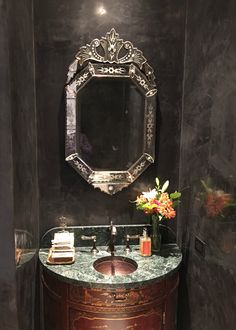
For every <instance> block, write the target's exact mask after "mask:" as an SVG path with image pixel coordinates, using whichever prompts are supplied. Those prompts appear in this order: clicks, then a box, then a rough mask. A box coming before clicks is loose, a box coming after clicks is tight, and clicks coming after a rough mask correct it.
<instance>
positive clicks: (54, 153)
mask: <svg viewBox="0 0 236 330" xmlns="http://www.w3.org/2000/svg"><path fill="white" fill-rule="evenodd" d="M100 6H101V3H100V2H98V1H94V0H89V1H88V0H86V1H79V2H78V1H74V0H73V1H70V2H65V1H62V0H59V1H48V2H42V1H39V0H36V1H35V43H36V82H37V83H36V85H37V109H38V115H37V119H38V168H39V190H40V227H41V228H40V232H41V235H42V234H43V233H44V232H45V231H46V230H47V229H48V228H50V227H53V226H55V225H58V221H57V220H58V218H59V217H60V216H61V215H64V216H66V217H68V218H69V219H70V220H69V224H70V225H78V224H79V225H81V224H108V223H109V219H112V218H113V220H114V221H115V223H141V222H144V221H145V216H144V214H142V213H141V212H137V211H136V210H135V207H134V205H133V204H131V203H130V202H129V201H130V200H134V199H135V198H136V196H137V194H139V193H140V191H144V190H146V189H147V187H151V186H153V185H154V178H155V177H156V176H157V175H158V176H159V177H160V178H161V179H162V180H165V179H166V178H169V179H170V180H171V184H172V186H173V189H176V188H177V186H178V180H177V178H178V153H179V136H180V132H179V129H180V108H181V93H182V72H183V51H184V47H183V46H184V23H185V17H184V14H185V2H184V1H178V2H173V1H166V2H165V3H163V2H161V1H156V0H155V1H154V0H151V1H138V2H137V1H132V0H131V1H124V0H121V1H119V2H117V1H113V0H112V1H103V6H104V8H105V10H106V14H104V15H100V14H99V13H97V11H98V9H99V7H100ZM112 27H114V28H115V29H116V30H117V32H118V33H119V34H120V36H121V37H122V38H123V39H124V40H130V41H131V42H132V43H133V44H134V45H135V46H136V47H138V48H139V49H141V50H142V51H143V52H144V54H145V56H146V57H147V59H148V61H149V63H150V65H151V66H152V67H153V68H154V70H155V73H156V76H157V82H158V90H159V91H158V100H159V104H160V105H159V108H158V113H157V118H158V124H157V129H158V134H157V141H158V143H157V151H156V162H155V164H154V165H151V166H150V167H149V168H148V169H147V170H146V171H145V173H144V174H142V176H141V177H140V178H139V179H138V180H137V181H136V182H135V183H133V184H132V185H131V186H130V187H129V188H128V189H125V190H124V191H122V192H119V193H117V194H116V195H115V196H107V195H105V194H104V193H102V192H100V191H98V190H95V189H94V188H92V187H91V186H90V185H88V184H87V183H86V182H85V181H84V179H83V178H81V177H80V176H79V175H78V174H77V173H76V172H75V171H74V170H73V169H72V168H70V166H69V165H68V164H66V162H65V161H64V123H65V118H64V116H65V102H64V84H65V82H66V73H67V69H68V65H69V64H70V63H71V62H72V61H73V58H74V55H75V54H76V52H77V51H78V49H79V47H81V46H83V45H84V44H86V43H88V42H91V40H92V39H94V38H96V37H98V38H100V37H101V36H103V35H105V33H106V32H107V31H110V29H111V28H112ZM98 134H99V129H98Z"/></svg>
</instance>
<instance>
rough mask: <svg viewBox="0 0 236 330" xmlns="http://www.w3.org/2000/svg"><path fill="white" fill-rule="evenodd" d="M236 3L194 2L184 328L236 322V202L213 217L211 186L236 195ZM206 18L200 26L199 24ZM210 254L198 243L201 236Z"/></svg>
mask: <svg viewBox="0 0 236 330" xmlns="http://www.w3.org/2000/svg"><path fill="white" fill-rule="evenodd" d="M234 14H235V1H233V0H232V1H227V2H222V1H208V2H205V1H198V2H192V1H189V4H188V9H187V26H186V32H187V34H186V37H187V38H186V54H185V56H186V57H185V73H184V95H183V110H182V111H183V112H182V136H181V154H180V190H182V191H183V199H182V203H181V208H180V213H179V218H178V241H179V243H180V244H181V243H182V246H183V251H184V268H183V270H182V280H181V285H180V290H179V292H180V303H179V306H180V313H179V329H180V330H185V329H186V330H189V329H191V330H195V329H204V330H205V329H206V330H218V329H219V330H220V329H222V328H225V329H229V330H231V329H232V330H233V329H234V328H235V324H236V316H235V309H236V298H235V297H236V280H235V279H236V276H235V275H236V267H235V257H236V249H235V247H236V235H235V233H236V222H235V215H236V210H235V207H232V208H231V209H230V208H229V209H224V210H223V211H222V213H221V214H218V215H215V216H212V215H211V214H210V213H209V207H208V208H207V207H206V205H207V204H206V196H207V192H206V190H205V189H204V187H203V185H202V184H201V182H200V180H205V181H207V178H208V179H209V178H210V179H211V184H208V185H209V186H210V188H211V189H212V191H213V192H217V191H218V193H219V191H221V192H220V193H219V194H230V196H234V198H235V196H236V195H235V193H236V186H235V182H236V180H235V179H236V172H235V161H236V138H235V137H236V135H235V125H236V116H235V105H236V97H235V96H236V94H235V78H236V76H235V70H234V68H235V52H234V51H233V31H234V29H233V20H235V16H234ZM200 22H201V24H199V23H200ZM196 236H197V237H199V238H200V239H201V240H202V241H203V242H205V243H206V245H205V257H202V256H201V255H200V254H199V253H198V252H197V251H196V249H195V237H196Z"/></svg>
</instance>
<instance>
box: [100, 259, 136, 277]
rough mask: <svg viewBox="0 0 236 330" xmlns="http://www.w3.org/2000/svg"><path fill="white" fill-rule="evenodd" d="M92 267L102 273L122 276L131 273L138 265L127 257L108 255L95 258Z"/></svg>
mask: <svg viewBox="0 0 236 330" xmlns="http://www.w3.org/2000/svg"><path fill="white" fill-rule="evenodd" d="M93 267H94V268H95V269H96V271H97V272H99V273H102V274H104V275H112V276H116V275H117V276H124V275H128V274H131V273H133V272H134V271H135V270H136V269H137V268H138V265H137V263H136V262H135V261H134V260H132V259H129V258H125V257H117V256H115V257H114V256H109V257H104V258H100V259H98V260H96V261H95V262H94V264H93Z"/></svg>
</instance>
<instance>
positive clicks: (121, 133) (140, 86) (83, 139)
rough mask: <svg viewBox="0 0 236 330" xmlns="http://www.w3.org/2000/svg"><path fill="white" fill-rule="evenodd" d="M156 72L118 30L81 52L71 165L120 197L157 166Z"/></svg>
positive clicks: (69, 127) (69, 87)
mask: <svg viewBox="0 0 236 330" xmlns="http://www.w3.org/2000/svg"><path fill="white" fill-rule="evenodd" d="M154 80H155V77H154V73H153V69H152V68H151V66H150V65H149V64H148V63H147V60H146V58H145V57H144V56H143V53H142V52H141V51H140V50H138V49H137V48H135V47H134V46H133V45H132V43H131V42H129V41H123V39H120V37H119V34H118V33H116V31H115V30H114V29H112V30H111V31H110V32H108V33H107V34H106V36H105V37H102V38H101V39H94V40H93V41H92V42H91V43H90V44H87V45H86V46H83V47H81V48H80V49H79V51H78V53H77V54H76V56H75V60H74V62H73V63H72V64H71V65H70V67H69V71H68V79H67V84H66V145H65V152H66V161H68V162H69V163H70V165H71V166H72V167H73V168H74V169H75V170H76V171H77V172H78V173H79V174H80V175H81V176H82V177H83V178H84V179H85V180H86V181H87V182H88V183H90V184H92V185H93V186H94V187H95V188H100V189H101V190H102V191H103V192H105V193H108V194H111V195H112V194H115V193H116V192H118V191H120V190H121V189H123V188H125V187H127V186H128V185H130V184H131V183H132V182H133V181H134V180H135V179H136V178H137V177H138V176H139V175H140V174H142V172H143V171H144V170H145V169H146V168H147V167H148V166H149V165H150V164H151V163H153V162H154V155H155V126H156V125H155V118H156V95H155V94H156V92H157V89H156V85H155V81H154Z"/></svg>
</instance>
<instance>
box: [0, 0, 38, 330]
mask: <svg viewBox="0 0 236 330" xmlns="http://www.w3.org/2000/svg"><path fill="white" fill-rule="evenodd" d="M0 8H1V36H0V40H1V53H0V63H1V64H0V65H1V67H0V71H1V72H0V74H1V86H0V87H1V88H0V89H1V97H0V100H1V101H0V102H1V127H0V132H1V133H0V134H1V142H0V143H1V148H0V149H1V150H0V152H1V162H0V164H1V165H0V173H1V174H0V176H1V190H0V196H1V221H2V223H1V230H0V236H1V237H0V242H1V243H0V244H1V251H4V253H2V254H1V265H2V266H1V271H0V278H1V295H0V298H1V304H0V305H1V326H0V327H1V329H20V330H21V329H22V330H28V329H34V306H35V305H34V303H35V292H34V291H35V290H34V286H35V275H36V261H37V260H36V256H35V252H36V248H37V245H38V194H37V190H38V189H37V185H38V184H37V165H36V151H37V148H36V109H35V88H34V80H35V77H34V51H33V49H34V46H33V7H32V1H30V0H24V1H20V2H17V3H15V2H13V1H1V2H0ZM2 236H3V237H2ZM2 245H3V246H2ZM15 248H20V249H22V252H23V253H22V258H21V261H20V263H19V266H17V267H16V264H15ZM29 251H31V252H30V253H31V254H30V258H28V257H29ZM32 253H33V256H34V257H33V256H32ZM2 309H3V313H2Z"/></svg>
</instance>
